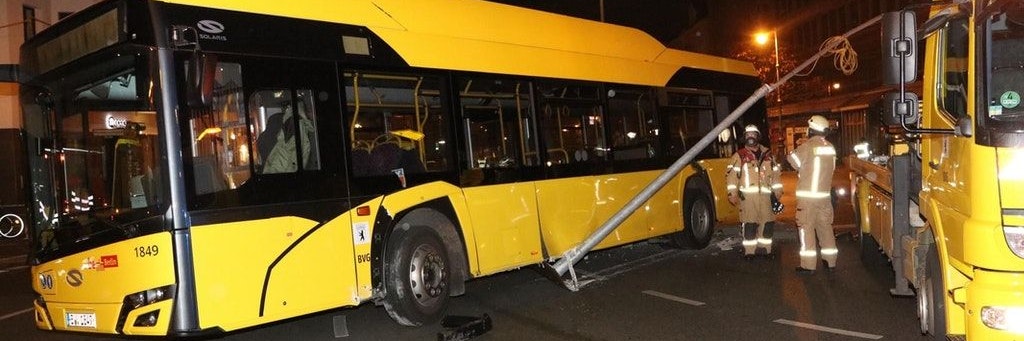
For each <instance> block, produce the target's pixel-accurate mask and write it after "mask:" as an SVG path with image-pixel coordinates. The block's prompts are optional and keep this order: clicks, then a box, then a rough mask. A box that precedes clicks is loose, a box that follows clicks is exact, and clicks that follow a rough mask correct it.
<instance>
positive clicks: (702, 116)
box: [649, 89, 732, 234]
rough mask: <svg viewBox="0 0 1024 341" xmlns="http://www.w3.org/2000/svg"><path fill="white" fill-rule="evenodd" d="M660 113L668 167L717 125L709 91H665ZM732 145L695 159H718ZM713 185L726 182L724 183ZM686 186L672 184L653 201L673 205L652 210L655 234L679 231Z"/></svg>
mask: <svg viewBox="0 0 1024 341" xmlns="http://www.w3.org/2000/svg"><path fill="white" fill-rule="evenodd" d="M658 114H659V115H660V117H659V118H660V119H661V121H662V127H663V128H664V130H665V131H664V132H662V134H661V136H662V141H663V143H664V144H663V145H664V148H665V161H664V162H665V164H666V165H668V164H671V163H672V162H675V161H676V160H677V159H678V158H679V157H681V156H682V155H683V154H684V153H686V152H687V151H688V150H689V149H690V148H692V147H693V146H694V145H695V144H697V142H698V141H700V139H701V138H703V137H704V136H705V135H707V133H708V132H710V131H711V130H712V128H714V127H715V125H716V124H717V123H718V122H717V120H716V119H715V112H714V101H713V97H712V93H711V92H710V91H706V90H695V89H662V90H661V91H660V93H659V94H658ZM731 145H732V139H727V142H726V143H715V144H712V145H710V146H708V147H707V148H705V149H704V150H703V151H701V153H700V154H698V155H697V156H696V158H695V160H702V159H708V158H719V157H721V156H720V155H719V154H718V151H719V150H720V149H721V150H723V151H725V150H731V147H730V146H731ZM725 157H728V156H725ZM690 169H691V168H685V169H684V170H683V172H682V173H681V176H682V178H681V179H680V180H684V181H685V179H686V176H688V175H689V174H692V171H691V170H690ZM719 173H721V176H722V177H723V178H724V176H725V170H724V169H722V170H721V171H720V172H719ZM712 183H724V181H723V182H712ZM683 185H685V184H683V183H670V185H667V186H665V188H663V189H662V190H661V191H659V192H658V193H657V194H656V195H655V196H654V197H653V198H652V199H651V201H652V202H656V203H671V204H668V205H654V206H652V207H651V210H650V212H649V221H651V222H652V225H651V228H652V229H654V231H655V233H656V234H663V233H667V232H670V231H673V230H677V229H679V228H680V225H681V224H682V216H681V212H683V207H682V201H683V193H682V192H681V189H682V187H683ZM723 190H724V189H723ZM658 198H661V200H659V199H658Z"/></svg>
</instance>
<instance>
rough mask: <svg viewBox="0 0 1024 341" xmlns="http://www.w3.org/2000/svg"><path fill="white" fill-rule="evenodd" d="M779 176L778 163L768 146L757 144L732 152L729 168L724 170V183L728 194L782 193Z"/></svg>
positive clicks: (779, 194)
mask: <svg viewBox="0 0 1024 341" xmlns="http://www.w3.org/2000/svg"><path fill="white" fill-rule="evenodd" d="M779 179H780V177H779V165H778V164H776V163H775V158H773V157H772V156H771V153H770V152H769V151H768V148H766V147H765V146H762V145H757V148H756V149H754V150H750V148H747V147H740V149H739V150H737V151H736V153H733V154H732V160H731V161H730V162H729V169H728V170H727V172H726V184H727V189H728V190H729V194H730V195H740V194H742V195H740V197H745V196H747V195H756V194H765V195H768V194H771V193H772V192H774V193H775V195H776V196H781V195H782V182H780V180H779Z"/></svg>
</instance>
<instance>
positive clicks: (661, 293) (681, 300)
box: [643, 290, 704, 307]
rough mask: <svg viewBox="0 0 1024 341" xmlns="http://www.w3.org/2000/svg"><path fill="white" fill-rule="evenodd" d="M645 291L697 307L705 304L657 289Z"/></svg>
mask: <svg viewBox="0 0 1024 341" xmlns="http://www.w3.org/2000/svg"><path fill="white" fill-rule="evenodd" d="M643 293H645V294H648V295H651V296H654V297H660V298H664V299H666V300H669V301H676V302H679V303H683V304H689V305H692V306H697V307H699V306H702V305H704V302H700V301H694V300H691V299H686V298H682V297H679V296H675V295H669V294H666V293H663V292H657V291H654V290H644V291H643Z"/></svg>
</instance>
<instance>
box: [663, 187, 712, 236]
mask: <svg viewBox="0 0 1024 341" xmlns="http://www.w3.org/2000/svg"><path fill="white" fill-rule="evenodd" d="M685 197H686V199H685V200H683V226H684V229H683V230H682V231H680V232H678V233H675V234H674V235H673V236H672V239H673V241H674V242H675V244H676V245H677V246H679V247H682V248H687V249H703V248H705V247H707V246H708V243H710V242H711V235H712V234H713V233H714V229H715V226H714V224H715V223H714V216H713V213H712V212H711V204H710V201H709V200H708V197H707V196H705V195H704V193H702V192H699V191H693V190H691V191H687V192H686V194H685Z"/></svg>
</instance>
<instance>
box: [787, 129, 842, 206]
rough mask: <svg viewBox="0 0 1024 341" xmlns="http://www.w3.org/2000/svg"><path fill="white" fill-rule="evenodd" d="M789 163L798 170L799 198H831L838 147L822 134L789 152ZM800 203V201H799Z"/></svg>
mask: <svg viewBox="0 0 1024 341" xmlns="http://www.w3.org/2000/svg"><path fill="white" fill-rule="evenodd" d="M789 165H790V166H793V168H794V169H796V170H797V174H798V176H799V178H798V180H797V182H796V197H797V199H822V198H831V194H832V192H831V190H832V172H833V171H835V169H836V149H835V148H834V147H832V144H831V143H829V142H828V141H827V140H825V138H824V137H822V136H814V137H811V138H809V139H807V142H804V143H803V144H801V145H800V146H799V147H796V150H794V151H793V152H792V153H790V154H789ZM798 204H799V202H798Z"/></svg>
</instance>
